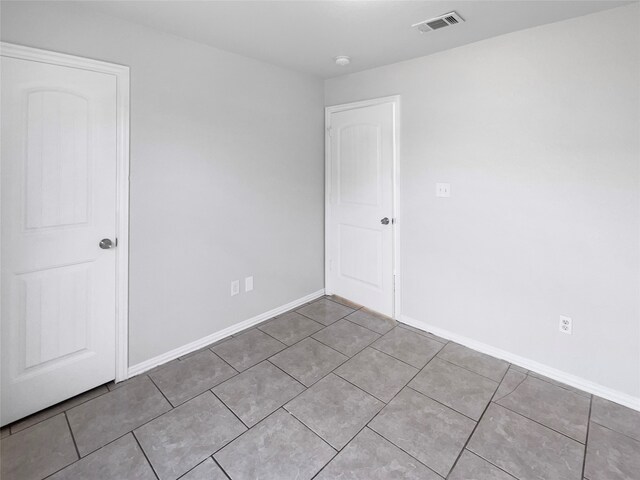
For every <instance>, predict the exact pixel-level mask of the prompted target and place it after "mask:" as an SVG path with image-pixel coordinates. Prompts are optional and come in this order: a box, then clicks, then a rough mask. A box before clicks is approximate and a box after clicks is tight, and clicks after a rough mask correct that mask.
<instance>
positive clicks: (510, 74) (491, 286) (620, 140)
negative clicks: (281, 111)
mask: <svg viewBox="0 0 640 480" xmlns="http://www.w3.org/2000/svg"><path fill="white" fill-rule="evenodd" d="M638 21H639V8H638V5H637V4H636V5H633V6H628V7H622V8H618V9H614V10H609V11H605V12H603V13H598V14H594V15H590V16H585V17H580V18H576V19H572V20H568V21H564V22H560V23H556V24H550V25H546V26H542V27H538V28H533V29H530V30H524V31H520V32H516V33H512V34H509V35H504V36H501V37H496V38H493V39H489V40H486V41H482V42H479V43H476V44H472V45H468V46H465V47H461V48H457V49H455V50H450V51H447V52H443V53H439V54H435V55H432V56H428V57H423V58H419V59H415V60H411V61H407V62H403V63H398V64H395V65H390V66H386V67H382V68H378V69H374V70H369V71H366V72H362V73H359V74H353V75H349V76H344V77H340V78H335V79H332V80H328V81H326V83H325V96H326V100H325V102H326V105H334V104H339V103H347V102H351V101H356V100H362V99H366V98H373V97H381V96H386V95H392V94H400V95H401V96H402V99H401V102H402V104H401V122H402V127H401V128H402V132H401V161H400V168H401V181H400V188H401V192H400V198H401V209H402V214H401V218H400V222H401V225H402V247H401V248H402V265H401V268H402V288H403V293H402V313H403V314H404V315H405V316H407V317H409V318H412V319H415V320H418V321H421V322H426V323H427V324H430V325H432V326H435V327H437V328H440V329H442V330H445V331H448V332H451V333H453V334H455V335H461V336H464V337H468V338H471V339H474V340H476V341H478V342H483V343H485V344H488V345H489V346H492V347H495V348H498V349H502V350H505V351H507V352H511V353H513V354H516V355H519V356H522V357H525V358H526V359H530V360H533V361H536V362H540V363H542V364H544V365H547V366H549V367H552V368H555V369H559V370H561V371H564V372H567V373H569V374H572V375H575V376H578V377H581V378H583V379H586V380H588V381H591V382H595V383H597V384H599V385H601V386H604V387H606V388H609V389H612V390H614V391H617V392H620V393H621V394H623V395H625V394H626V395H628V396H631V398H633V397H635V398H636V399H638V397H640V311H639V307H640V298H639V297H640V294H639V290H640V236H639V233H640V209H639V207H640V195H639V194H640V188H639V181H640V175H639V166H640V163H639V157H640V148H639V133H640V121H639V120H640V111H639V108H640V96H639V90H640V88H639V87H640V58H639V57H640V29H639V28H638ZM455 28H464V26H460V27H455ZM429 35H437V33H430V34H428V35H425V36H424V37H423V38H421V39H420V41H425V42H428V41H429ZM354 61H357V59H354ZM436 182H450V183H451V188H452V197H451V198H449V199H443V198H436V197H435V184H436ZM561 314H562V315H568V316H571V317H572V318H573V322H574V326H573V335H572V336H567V335H564V334H561V333H559V331H558V316H559V315H561ZM638 405H640V403H638Z"/></svg>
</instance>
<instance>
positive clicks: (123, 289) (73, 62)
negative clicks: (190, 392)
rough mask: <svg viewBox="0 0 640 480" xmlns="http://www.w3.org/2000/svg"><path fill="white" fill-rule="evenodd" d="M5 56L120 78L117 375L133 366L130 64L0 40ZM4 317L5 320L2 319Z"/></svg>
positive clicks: (121, 376)
mask: <svg viewBox="0 0 640 480" xmlns="http://www.w3.org/2000/svg"><path fill="white" fill-rule="evenodd" d="M0 55H2V56H3V57H11V58H18V59H22V60H31V61H34V62H41V63H49V64H52V65H60V66H63V67H72V68H79V69H83V70H91V71H94V72H99V73H107V74H110V75H113V76H115V78H116V132H117V133H116V135H117V139H116V162H117V164H116V190H117V192H116V238H117V242H118V244H117V248H116V252H115V253H116V318H115V322H116V375H115V381H116V382H119V381H122V380H126V379H127V378H128V367H129V358H128V354H129V345H128V344H129V67H127V66H124V65H116V64H113V63H107V62H102V61H100V60H93V59H89V58H83V57H76V56H74V55H67V54H64V53H58V52H51V51H48V50H41V49H38V48H32V47H25V46H22V45H15V44H12V43H6V42H0ZM0 320H1V319H0Z"/></svg>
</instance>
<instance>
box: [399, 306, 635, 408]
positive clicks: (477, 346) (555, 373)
mask: <svg viewBox="0 0 640 480" xmlns="http://www.w3.org/2000/svg"><path fill="white" fill-rule="evenodd" d="M398 320H399V321H400V322H402V323H404V324H407V325H410V326H412V327H416V328H419V329H421V330H425V331H427V332H430V333H433V334H434V335H438V336H439V337H442V338H446V339H447V340H451V341H452V342H456V343H459V344H461V345H464V346H465V347H469V348H472V349H473V350H477V351H478V352H482V353H486V354H487V355H491V356H492V357H496V358H500V359H502V360H505V361H507V362H509V363H513V364H515V365H518V366H520V367H522V368H525V369H527V370H531V371H533V372H536V373H539V374H540V375H544V376H545V377H549V378H551V379H553V380H556V381H558V382H562V383H564V384H566V385H569V386H571V387H575V388H578V389H580V390H584V391H585V392H588V393H592V394H594V395H597V396H599V397H602V398H606V399H607V400H611V401H612V402H615V403H618V404H620V405H624V406H625V407H629V408H632V409H634V410H638V411H640V398H637V397H633V396H631V395H628V394H626V393H623V392H619V391H617V390H613V389H611V388H608V387H605V386H602V385H600V384H598V383H595V382H592V381H590V380H586V379H584V378H582V377H578V376H576V375H571V374H569V373H566V372H563V371H562V370H558V369H556V368H553V367H549V366H548V365H544V364H542V363H539V362H536V361H534V360H530V359H528V358H525V357H521V356H519V355H516V354H514V353H511V352H508V351H506V350H502V349H500V348H496V347H492V346H491V345H487V344H486V343H482V342H478V341H476V340H473V339H471V338H468V337H465V336H462V335H458V334H457V333H453V332H450V331H448V330H444V329H442V328H439V327H434V326H433V325H429V324H428V323H426V322H422V321H420V320H415V319H413V318H411V317H408V316H406V315H400V318H399V319H398Z"/></svg>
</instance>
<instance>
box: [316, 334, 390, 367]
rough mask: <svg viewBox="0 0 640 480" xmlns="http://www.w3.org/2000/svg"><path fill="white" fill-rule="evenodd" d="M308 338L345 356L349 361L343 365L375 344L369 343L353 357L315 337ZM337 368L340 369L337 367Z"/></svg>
mask: <svg viewBox="0 0 640 480" xmlns="http://www.w3.org/2000/svg"><path fill="white" fill-rule="evenodd" d="M320 331H322V330H320ZM314 335H315V334H314ZM307 338H312V339H313V340H315V341H316V342H318V343H321V344H322V345H324V346H325V347H328V348H330V349H331V350H333V351H334V352H338V353H339V354H340V355H343V356H345V357H347V359H346V360H345V361H344V362H342V363H346V362H348V361H349V360H351V359H352V358H353V357H355V356H356V355H358V354H359V353H360V352H361V351H362V350H364V349H365V348H367V347H369V346H371V343H373V342H371V343H368V344H367V345H365V346H364V347H362V348H361V349H360V350H358V351H357V352H356V353H354V354H353V355H347V354H346V353H342V352H341V351H339V350H336V349H335V348H334V347H332V346H331V345H327V344H326V343H324V342H323V341H322V340H318V339H317V338H315V337H313V336H311V337H307ZM376 340H377V339H376ZM376 340H374V342H375V341H376ZM341 365H342V364H341ZM336 368H338V367H336Z"/></svg>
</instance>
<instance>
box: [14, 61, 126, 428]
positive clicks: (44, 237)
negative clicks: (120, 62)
mask: <svg viewBox="0 0 640 480" xmlns="http://www.w3.org/2000/svg"><path fill="white" fill-rule="evenodd" d="M1 120H2V139H3V142H2V165H1V166H2V170H1V172H2V237H1V238H2V249H1V255H2V307H1V308H2V411H1V416H2V424H3V425H4V424H6V423H9V422H12V421H14V420H16V419H19V418H21V417H24V416H26V415H28V414H30V413H33V412H36V411H38V410H41V409H43V408H45V407H47V406H50V405H52V404H55V403H58V402H60V401H62V400H65V399H67V398H69V397H72V396H74V395H77V394H79V393H81V392H84V391H86V390H89V389H91V388H93V387H95V386H97V385H100V384H103V383H106V382H108V381H109V380H112V379H113V378H114V377H115V273H116V263H115V260H116V259H115V252H114V251H113V250H102V249H100V248H99V247H98V242H99V241H100V239H102V238H115V231H116V77H115V76H114V75H111V74H107V73H98V72H92V71H89V70H83V69H78V68H71V67H66V66H59V65H52V64H47V63H41V62H36V61H31V60H23V59H16V58H9V57H2V119H1Z"/></svg>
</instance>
